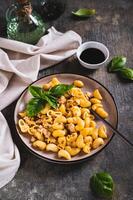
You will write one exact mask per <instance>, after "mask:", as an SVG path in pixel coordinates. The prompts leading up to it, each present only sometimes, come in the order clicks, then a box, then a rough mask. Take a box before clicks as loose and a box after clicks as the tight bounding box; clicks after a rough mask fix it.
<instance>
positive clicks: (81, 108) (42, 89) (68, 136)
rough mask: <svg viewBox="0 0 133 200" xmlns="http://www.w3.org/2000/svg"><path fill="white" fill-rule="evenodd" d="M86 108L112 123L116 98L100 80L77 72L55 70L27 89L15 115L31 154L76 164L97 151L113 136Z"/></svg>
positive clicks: (22, 138)
mask: <svg viewBox="0 0 133 200" xmlns="http://www.w3.org/2000/svg"><path fill="white" fill-rule="evenodd" d="M90 108H91V109H92V110H94V111H95V112H97V113H98V114H99V115H100V116H101V117H103V118H104V119H106V120H107V121H109V122H110V123H111V124H112V125H113V126H114V127H117V124H118V111H117V107H116V104H115V101H114V99H113V97H112V95H111V94H110V92H109V91H108V90H107V89H106V88H105V87H104V86H103V85H102V84H100V83H99V82H98V81H96V80H94V79H92V78H89V77H85V76H82V75H77V74H54V75H49V76H46V77H43V78H41V79H39V80H37V81H35V82H34V83H32V84H31V85H30V86H29V87H28V88H26V90H25V91H24V92H23V93H22V95H21V96H20V98H19V99H18V101H17V104H16V108H15V112H14V120H15V125H16V129H17V132H18V135H19V137H20V138H21V140H22V142H23V144H24V145H25V146H26V147H27V148H28V149H29V150H30V151H31V152H32V153H33V154H35V155H36V156H38V157H40V158H42V159H44V160H46V161H50V162H53V163H60V164H69V163H76V162H81V161H83V160H86V159H88V158H90V157H91V156H93V155H95V154H96V153H98V152H100V151H101V150H102V149H104V147H105V146H107V144H108V143H109V142H110V141H111V139H112V137H113V135H114V133H113V132H112V131H111V130H109V129H108V127H106V125H105V124H104V123H103V122H101V121H99V120H98V119H96V118H95V116H94V115H93V114H92V113H91V110H90Z"/></svg>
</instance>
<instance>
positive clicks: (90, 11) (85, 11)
mask: <svg viewBox="0 0 133 200" xmlns="http://www.w3.org/2000/svg"><path fill="white" fill-rule="evenodd" d="M72 14H73V15H75V16H77V17H90V16H92V15H95V14H96V10H95V9H87V8H81V9H79V10H77V11H76V12H72Z"/></svg>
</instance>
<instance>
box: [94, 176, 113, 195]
mask: <svg viewBox="0 0 133 200" xmlns="http://www.w3.org/2000/svg"><path fill="white" fill-rule="evenodd" d="M90 187H91V190H92V192H93V193H94V194H95V195H96V196H97V197H102V198H111V197H112V196H113V191H114V181H113V179H112V177H111V175H110V174H108V173H106V172H100V173H96V174H94V175H93V176H92V177H91V179H90Z"/></svg>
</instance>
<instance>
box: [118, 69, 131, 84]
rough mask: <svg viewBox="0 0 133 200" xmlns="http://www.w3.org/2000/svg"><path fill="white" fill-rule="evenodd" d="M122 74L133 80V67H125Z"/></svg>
mask: <svg viewBox="0 0 133 200" xmlns="http://www.w3.org/2000/svg"><path fill="white" fill-rule="evenodd" d="M120 75H121V76H122V77H123V78H125V79H128V80H132V81H133V69H131V68H127V67H125V68H123V69H121V71H120Z"/></svg>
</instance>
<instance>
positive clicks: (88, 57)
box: [80, 48, 106, 64]
mask: <svg viewBox="0 0 133 200" xmlns="http://www.w3.org/2000/svg"><path fill="white" fill-rule="evenodd" d="M80 59H81V60H82V61H84V62H86V63H88V64H99V63H102V62H103V61H104V60H105V59H106V57H105V55H104V53H103V52H102V51H101V50H99V49H96V48H88V49H85V50H84V51H83V52H82V53H81V55H80Z"/></svg>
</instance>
